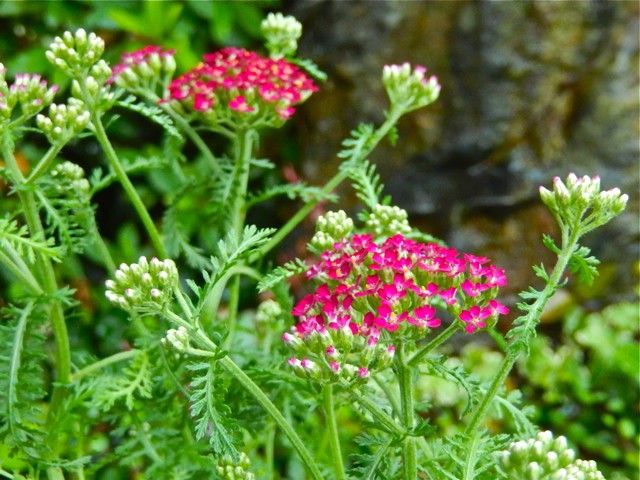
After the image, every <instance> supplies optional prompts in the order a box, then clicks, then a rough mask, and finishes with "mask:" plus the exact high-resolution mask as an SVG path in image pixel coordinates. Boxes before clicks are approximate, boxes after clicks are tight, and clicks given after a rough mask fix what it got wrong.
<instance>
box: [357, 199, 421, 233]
mask: <svg viewBox="0 0 640 480" xmlns="http://www.w3.org/2000/svg"><path fill="white" fill-rule="evenodd" d="M366 225H367V227H368V228H369V229H370V231H371V232H372V233H373V234H375V235H376V236H378V237H381V236H384V237H390V236H392V235H396V234H398V233H401V234H403V235H405V234H407V233H410V232H411V226H410V225H409V220H408V215H407V211H406V210H405V209H403V208H400V207H396V206H390V205H380V204H378V205H376V206H375V207H374V208H373V211H372V212H371V214H370V215H369V218H368V219H367V222H366Z"/></svg>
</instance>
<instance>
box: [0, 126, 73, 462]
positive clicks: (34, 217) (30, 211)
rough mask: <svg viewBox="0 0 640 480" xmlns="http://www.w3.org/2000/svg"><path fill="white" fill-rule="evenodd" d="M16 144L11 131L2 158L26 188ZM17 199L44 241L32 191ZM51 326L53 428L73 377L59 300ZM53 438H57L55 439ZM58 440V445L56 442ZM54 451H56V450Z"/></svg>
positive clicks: (43, 273)
mask: <svg viewBox="0 0 640 480" xmlns="http://www.w3.org/2000/svg"><path fill="white" fill-rule="evenodd" d="M12 146H13V141H12V139H11V138H10V137H9V134H8V132H6V133H5V135H4V136H3V138H2V156H3V158H4V161H5V162H6V168H7V170H8V172H9V174H10V176H11V178H12V180H13V181H14V182H15V183H16V185H17V186H18V187H21V186H23V185H24V182H25V178H24V176H23V175H22V172H21V171H20V168H19V167H18V163H17V162H16V158H15V156H14V155H13V148H12ZM17 191H18V198H19V199H20V203H21V204H22V208H23V210H24V215H25V219H26V221H27V226H28V227H29V232H30V233H31V235H37V236H39V237H41V238H45V234H44V233H45V232H44V228H43V227H42V222H41V220H40V216H39V215H38V207H37V204H36V200H35V196H34V194H33V192H31V191H29V190H27V189H22V188H18V189H17ZM37 264H38V267H39V271H40V277H41V282H42V288H43V289H44V292H45V293H46V294H48V295H53V294H54V293H55V292H56V291H57V290H58V284H57V282H56V275H55V271H54V270H53V265H52V264H51V260H50V259H49V258H47V257H45V256H44V255H41V254H39V255H37ZM49 315H50V318H51V326H52V328H53V333H54V337H55V342H56V364H55V368H56V383H55V384H54V387H53V394H52V398H51V404H50V407H49V416H48V419H47V423H48V424H49V425H50V424H51V422H53V420H54V419H55V417H56V415H57V414H58V413H59V409H60V407H61V406H62V403H63V401H64V399H65V397H66V395H67V384H68V383H69V380H70V376H71V348H70V346H69V333H68V332H67V324H66V322H65V318H64V310H63V309H62V305H61V304H60V301H58V300H54V299H52V300H51V310H50V313H49ZM51 438H55V436H52V437H51ZM57 440H58V439H57V438H56V440H55V442H56V443H57ZM54 450H55V449H54Z"/></svg>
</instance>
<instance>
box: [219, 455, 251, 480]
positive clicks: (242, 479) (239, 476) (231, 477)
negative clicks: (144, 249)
mask: <svg viewBox="0 0 640 480" xmlns="http://www.w3.org/2000/svg"><path fill="white" fill-rule="evenodd" d="M250 467H251V463H250V462H249V457H248V456H247V455H246V454H245V453H244V452H240V456H239V458H238V460H237V461H236V462H234V461H233V460H232V459H231V457H229V456H228V455H225V456H224V457H222V458H221V459H220V460H219V461H218V465H217V467H216V470H217V472H218V475H220V477H221V478H222V479H223V480H255V478H256V477H255V475H254V474H253V473H251V472H250V471H249V468H250Z"/></svg>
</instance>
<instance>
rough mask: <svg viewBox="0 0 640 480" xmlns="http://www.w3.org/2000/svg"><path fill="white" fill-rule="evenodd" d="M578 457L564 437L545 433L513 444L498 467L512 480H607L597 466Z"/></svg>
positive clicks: (504, 451) (502, 455) (505, 451)
mask: <svg viewBox="0 0 640 480" xmlns="http://www.w3.org/2000/svg"><path fill="white" fill-rule="evenodd" d="M575 457H576V454H575V452H574V451H573V450H572V449H570V448H569V447H568V446H567V439H566V438H565V437H562V436H560V437H556V438H554V437H553V434H552V433H551V432H549V431H546V432H540V433H538V435H537V436H536V438H530V439H528V440H520V441H517V442H513V443H511V444H510V445H509V447H508V449H507V450H503V451H502V452H501V453H500V463H499V467H500V469H501V470H502V471H503V473H505V474H506V475H507V477H508V478H510V479H513V480H604V477H603V476H602V474H601V473H600V472H599V471H598V469H597V467H596V464H595V462H592V461H589V462H587V461H584V460H576V458H575Z"/></svg>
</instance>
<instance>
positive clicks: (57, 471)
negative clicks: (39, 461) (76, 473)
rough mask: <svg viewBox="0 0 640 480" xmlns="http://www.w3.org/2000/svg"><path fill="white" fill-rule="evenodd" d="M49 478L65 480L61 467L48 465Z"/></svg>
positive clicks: (51, 479) (50, 479)
mask: <svg viewBox="0 0 640 480" xmlns="http://www.w3.org/2000/svg"><path fill="white" fill-rule="evenodd" d="M47 478H48V479H49V480H64V474H63V473H62V469H61V468H60V467H48V468H47Z"/></svg>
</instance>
